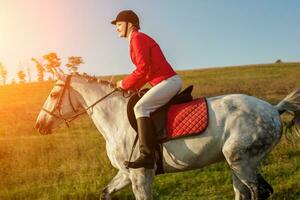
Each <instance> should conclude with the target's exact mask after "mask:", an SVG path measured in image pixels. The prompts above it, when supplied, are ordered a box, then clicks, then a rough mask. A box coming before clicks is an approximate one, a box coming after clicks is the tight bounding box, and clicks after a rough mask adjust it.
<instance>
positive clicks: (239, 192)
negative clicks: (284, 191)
mask: <svg viewBox="0 0 300 200" xmlns="http://www.w3.org/2000/svg"><path fill="white" fill-rule="evenodd" d="M232 179H233V189H234V192H235V200H248V199H251V192H250V190H249V188H248V187H247V186H246V185H245V184H244V183H242V182H241V181H240V179H239V178H238V177H237V176H236V175H235V174H234V173H232ZM257 180H258V190H259V193H260V199H267V198H268V197H269V196H270V195H271V194H273V188H272V186H271V185H270V184H269V183H268V182H267V181H266V180H265V179H264V178H263V177H262V175H261V174H257Z"/></svg>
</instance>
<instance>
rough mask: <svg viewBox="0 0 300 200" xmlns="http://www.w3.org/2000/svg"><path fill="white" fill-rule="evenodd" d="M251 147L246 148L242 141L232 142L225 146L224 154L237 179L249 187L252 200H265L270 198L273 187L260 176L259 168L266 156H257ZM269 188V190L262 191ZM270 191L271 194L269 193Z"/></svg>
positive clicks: (226, 143)
mask: <svg viewBox="0 0 300 200" xmlns="http://www.w3.org/2000/svg"><path fill="white" fill-rule="evenodd" d="M252 148H257V147H256V146H255V147H252V146H251V145H250V146H247V147H245V146H244V145H243V142H242V141H241V139H239V140H238V142H237V141H236V140H230V139H228V141H226V142H225V144H224V146H223V150H222V151H223V154H224V156H225V158H226V160H227V163H228V164H229V166H230V168H231V169H232V171H233V173H234V174H235V175H236V177H237V178H238V179H239V180H240V181H241V182H242V183H243V184H244V185H246V186H247V187H248V189H249V191H250V194H251V200H263V199H267V198H268V197H269V196H270V193H271V191H272V189H271V188H272V187H271V186H270V185H269V184H266V183H267V182H266V181H265V180H264V179H263V178H262V176H261V175H260V174H259V171H258V167H259V164H260V162H261V160H262V159H263V158H264V156H265V154H263V153H262V152H261V153H262V154H261V155H257V154H255V153H253V152H257V151H256V150H255V151H254V150H253V149H252ZM262 188H269V189H267V190H266V189H262ZM267 191H270V192H267Z"/></svg>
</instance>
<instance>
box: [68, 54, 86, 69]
mask: <svg viewBox="0 0 300 200" xmlns="http://www.w3.org/2000/svg"><path fill="white" fill-rule="evenodd" d="M68 60H69V61H68V63H67V64H66V67H67V68H68V69H69V71H70V72H73V73H75V72H77V71H78V67H79V65H80V64H83V63H84V62H83V59H82V58H81V57H76V56H71V57H69V58H68Z"/></svg>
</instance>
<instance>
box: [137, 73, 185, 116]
mask: <svg viewBox="0 0 300 200" xmlns="http://www.w3.org/2000/svg"><path fill="white" fill-rule="evenodd" d="M181 87H182V81H181V78H180V77H179V76H178V75H174V76H172V77H170V78H168V79H166V80H163V81H161V82H160V83H158V84H157V85H155V86H153V87H152V88H151V89H150V90H149V91H147V92H146V94H145V95H144V96H143V97H142V98H141V99H140V100H139V101H138V102H137V103H136V104H135V106H134V114H135V117H136V119H138V118H140V117H150V113H151V112H154V111H155V110H156V109H158V108H159V107H161V106H163V105H165V104H166V103H167V102H168V101H170V100H171V99H172V97H174V96H175V95H176V94H177V93H178V92H179V91H180V90H181Z"/></svg>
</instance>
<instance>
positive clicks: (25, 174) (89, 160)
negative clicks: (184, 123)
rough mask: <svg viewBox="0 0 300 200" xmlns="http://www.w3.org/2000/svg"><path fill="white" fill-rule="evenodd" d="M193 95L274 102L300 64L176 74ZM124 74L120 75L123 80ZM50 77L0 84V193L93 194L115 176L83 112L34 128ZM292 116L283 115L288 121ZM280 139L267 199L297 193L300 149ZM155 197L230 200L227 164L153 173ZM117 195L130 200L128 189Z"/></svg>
mask: <svg viewBox="0 0 300 200" xmlns="http://www.w3.org/2000/svg"><path fill="white" fill-rule="evenodd" d="M178 73H179V74H180V75H181V77H182V78H183V81H184V84H185V86H187V85H190V84H193V85H194V86H195V89H194V92H193V95H194V96H208V97H210V96H216V95H222V94H229V93H244V94H248V95H253V96H256V97H259V98H261V99H263V100H266V101H268V102H270V103H272V104H276V103H278V102H279V101H280V100H281V99H282V98H284V97H285V96H286V95H287V94H288V93H290V92H291V91H292V90H293V89H296V88H299V87H300V81H299V80H300V79H299V77H300V63H278V64H264V65H250V66H237V67H224V68H209V69H197V70H186V71H179V72H178ZM120 77H121V76H118V78H120ZM52 87H53V82H43V83H30V84H20V85H19V84H16V85H7V86H0V177H1V179H0V199H30V200H32V199H98V195H99V193H100V189H101V188H102V187H103V186H104V185H105V184H107V183H108V181H109V180H110V179H111V178H112V177H113V175H114V174H115V172H116V171H115V170H114V169H113V168H112V166H111V165H110V163H109V161H108V159H107V156H106V153H105V146H104V139H103V138H102V137H101V135H100V134H99V133H98V131H97V130H96V129H95V127H94V125H93V124H92V123H91V121H90V120H89V119H88V118H87V117H86V116H84V117H82V118H80V119H78V120H76V121H74V122H73V123H72V124H71V128H70V129H68V128H66V127H65V126H64V125H62V126H61V127H60V128H59V129H57V130H56V131H55V132H54V133H53V134H52V135H48V136H41V135H39V134H38V133H37V132H36V130H35V129H34V123H35V120H36V117H37V115H38V113H39V111H40V109H41V107H42V105H43V102H44V101H45V99H46V97H47V96H48V94H49V92H50V90H51V88H52ZM288 117H289V116H288V115H285V116H283V119H287V118H288ZM299 147H300V145H299V141H298V143H297V144H290V143H288V142H287V141H286V140H285V138H284V137H283V138H282V140H281V142H280V144H278V145H277V147H276V148H275V149H274V150H273V152H272V153H271V155H270V156H269V157H268V158H267V159H266V161H265V162H264V163H263V166H262V174H263V175H264V176H265V178H266V179H267V180H268V181H269V182H270V183H271V185H272V186H273V187H274V190H275V193H274V195H273V196H272V199H278V200H279V199H300V189H299V188H300V183H299V180H300V150H299ZM153 193H154V198H155V199H233V198H234V193H233V189H232V184H231V175H230V171H229V169H228V167H227V165H226V164H225V163H220V164H215V165H212V166H209V167H206V168H203V169H199V170H194V171H189V172H184V173H176V174H165V175H161V176H158V177H157V178H156V180H155V183H154V186H153ZM114 198H115V199H134V198H133V195H132V193H131V190H130V188H128V189H127V190H125V191H123V192H120V193H118V194H116V195H115V196H114Z"/></svg>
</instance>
